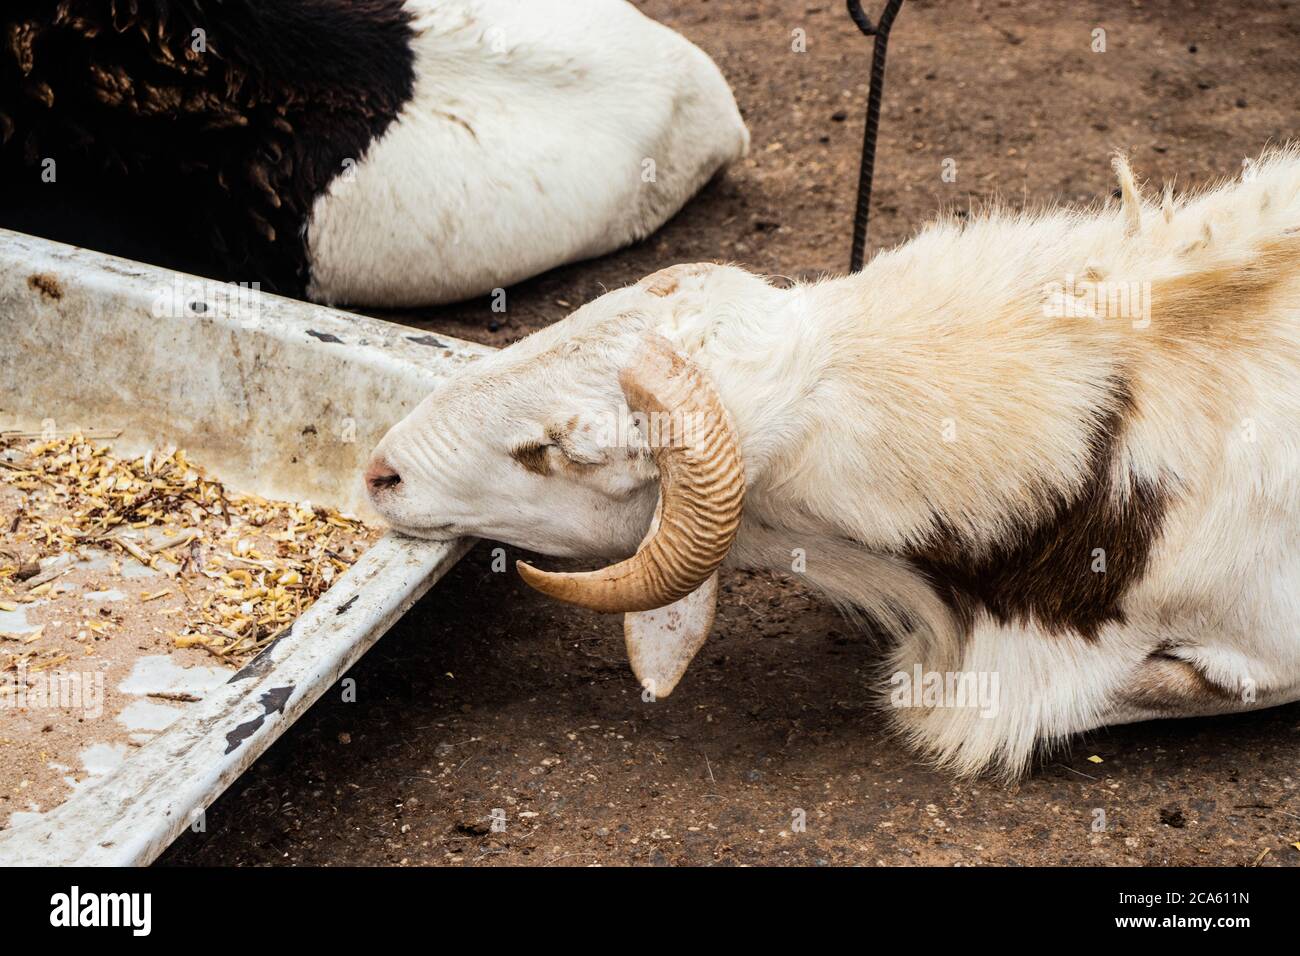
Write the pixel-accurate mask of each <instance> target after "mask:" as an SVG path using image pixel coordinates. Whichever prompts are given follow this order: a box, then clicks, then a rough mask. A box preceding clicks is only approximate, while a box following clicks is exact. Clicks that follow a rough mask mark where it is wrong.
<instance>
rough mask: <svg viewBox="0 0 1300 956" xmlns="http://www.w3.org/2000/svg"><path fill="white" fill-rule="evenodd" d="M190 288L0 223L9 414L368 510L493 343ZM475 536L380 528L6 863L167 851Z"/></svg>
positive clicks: (89, 860) (242, 484)
mask: <svg viewBox="0 0 1300 956" xmlns="http://www.w3.org/2000/svg"><path fill="white" fill-rule="evenodd" d="M33 276H40V277H41V279H40V281H39V282H36V283H33V282H32V281H31V278H32V277H33ZM178 282H183V283H185V284H186V289H187V291H186V295H185V297H184V298H181V299H180V300H178V306H179V308H178V309H177V310H176V314H173V315H167V314H165V315H162V316H159V315H158V314H157V310H156V309H155V308H154V306H155V303H156V302H157V300H158V295H159V292H160V291H163V292H166V291H167V290H170V289H172V288H174V287H175V286H176V284H177V283H178ZM194 284H197V285H198V286H199V287H201V288H210V287H213V286H220V285H221V284H220V283H211V282H206V280H200V279H195V278H193V277H188V276H178V274H176V273H173V272H170V271H168V270H165V269H157V268H154V267H152V266H146V265H143V264H140V263H134V262H128V261H126V260H122V259H115V258H112V257H109V256H104V255H100V254H98V253H92V252H88V251H86V250H83V249H75V248H73V247H70V246H64V245H61V244H58V243H53V242H48V241H46V240H42V239H35V238H32V237H29V236H24V235H19V234H17V233H12V232H7V231H3V230H0V381H4V382H16V381H22V382H24V383H25V385H24V390H23V393H22V395H21V396H20V397H18V398H17V399H11V398H10V396H9V395H7V394H4V393H0V416H3V417H4V419H5V420H6V421H7V420H8V419H10V418H13V417H15V416H17V419H18V420H19V421H20V422H24V423H26V422H28V421H29V420H30V421H35V422H39V421H40V420H42V419H46V418H52V419H54V420H56V421H58V422H59V423H60V424H61V425H62V423H67V424H68V425H69V426H79V427H97V428H109V429H114V430H121V431H122V437H121V439H119V440H118V441H116V442H114V446H115V448H118V449H120V450H121V451H124V452H127V453H134V454H138V453H141V452H143V451H144V450H145V449H146V448H148V447H150V446H151V445H154V444H175V445H177V446H179V447H183V448H185V449H186V450H187V451H188V452H189V453H190V454H191V455H192V456H193V458H194V460H197V461H202V462H204V463H205V464H209V465H210V466H211V467H213V469H214V470H215V471H216V472H217V473H218V474H220V476H221V477H222V479H223V480H225V481H227V482H228V483H229V484H231V485H232V486H233V487H236V488H239V489H241V490H245V491H250V492H253V493H256V494H261V495H264V496H266V497H275V498H283V499H288V500H294V501H299V500H304V499H310V500H312V501H315V502H318V503H322V504H330V505H333V506H335V507H339V508H341V509H343V510H347V511H354V512H356V511H360V510H362V509H363V502H364V495H363V493H362V490H361V487H360V485H361V483H360V481H359V480H358V479H357V477H356V476H357V475H358V474H360V471H361V469H362V467H363V465H364V458H365V456H366V455H367V454H368V452H369V450H370V448H371V447H373V445H374V443H375V441H377V440H378V438H379V437H380V436H381V435H382V434H383V432H384V431H385V430H386V429H387V427H388V426H389V425H390V424H391V423H392V422H394V421H396V420H398V419H399V418H401V417H402V416H403V415H404V414H405V413H406V412H407V411H409V410H410V409H411V408H412V407H414V405H415V404H416V403H418V402H419V401H420V399H422V398H423V397H424V395H426V394H427V393H428V392H429V391H430V389H432V388H433V387H434V386H435V385H436V384H437V383H438V382H439V381H441V380H443V379H445V378H446V377H447V376H448V375H451V374H454V372H455V371H456V370H457V369H458V368H460V367H462V366H463V365H465V364H467V363H470V362H473V361H475V360H477V359H478V358H479V357H480V356H481V355H483V354H485V353H486V352H487V351H489V350H487V349H485V348H483V347H481V346H476V345H471V344H469V343H462V342H458V341H456V340H453V339H448V340H447V341H446V342H445V343H442V344H444V345H445V350H444V351H441V352H438V353H436V354H431V353H430V351H429V349H428V348H427V347H426V346H425V345H424V344H421V343H414V342H411V341H410V336H408V335H407V334H406V333H407V332H408V331H409V330H408V329H405V328H403V327H401V326H397V325H393V324H390V323H387V322H382V321H379V320H375V319H369V318H366V317H364V316H356V315H350V314H347V313H342V312H336V311H334V310H331V309H326V308H322V307H319V306H314V305H308V304H305V303H301V302H295V301H292V300H288V299H282V298H279V297H277V296H272V295H264V294H262V293H252V297H251V298H249V299H247V300H246V301H241V303H239V305H241V306H242V307H243V308H235V307H233V305H232V303H231V302H230V301H229V300H228V299H226V298H223V297H222V296H221V295H220V294H211V295H209V294H206V293H203V292H200V293H198V294H197V295H196V294H195V293H191V292H189V291H188V289H189V287H190V286H191V285H194ZM55 290H57V295H55V294H54V292H55ZM250 306H251V308H249V307H250ZM313 339H314V340H316V341H313ZM317 342H328V343H339V344H343V343H345V342H346V344H347V346H348V347H347V348H346V349H320V348H317V347H316V345H317ZM105 355H111V356H112V358H113V361H111V362H105V361H103V357H104V356H105ZM13 400H17V401H21V402H23V405H22V406H20V407H18V408H15V407H13V406H12V405H11V401H13ZM304 423H311V425H312V427H314V428H315V429H316V433H315V434H310V433H308V434H310V439H311V440H305V439H304ZM471 544H472V542H470V541H459V542H452V543H435V542H428V541H417V540H415V539H410V538H403V537H399V536H396V535H391V534H390V535H386V536H384V537H383V538H381V539H380V540H379V541H378V542H376V543H375V544H374V545H372V546H371V547H370V548H369V549H368V550H367V551H366V552H365V553H364V554H362V555H361V557H360V559H359V560H358V561H357V562H356V563H355V564H354V565H353V566H352V567H351V568H350V569H349V570H348V571H347V572H346V573H344V574H343V575H341V576H340V577H339V578H338V579H337V580H336V581H335V582H334V584H333V586H332V587H331V588H330V589H329V590H328V591H326V592H325V594H324V595H322V596H321V598H320V599H319V600H318V601H317V602H316V603H315V604H314V605H313V606H312V607H311V608H309V609H308V610H307V611H306V612H305V613H304V614H303V615H302V616H301V617H300V618H298V620H297V621H296V622H295V623H294V625H293V627H292V628H291V629H290V630H289V631H288V632H286V633H285V634H284V635H282V636H281V637H280V638H279V639H278V640H277V641H275V642H274V643H273V644H271V645H270V646H269V647H267V648H266V649H265V650H264V651H263V652H262V653H261V654H260V655H258V656H257V657H256V658H255V659H254V660H252V661H251V662H249V663H248V664H247V665H246V666H245V667H244V668H243V669H242V670H240V671H239V672H237V673H235V674H234V675H232V676H231V678H230V679H229V681H228V682H226V683H224V684H219V685H217V686H216V688H215V689H213V690H211V691H209V692H208V693H206V694H205V695H204V696H203V698H202V699H201V700H199V701H197V702H193V703H187V704H186V709H185V712H184V714H183V715H182V716H181V717H179V718H177V719H176V720H175V721H174V722H173V723H171V724H170V725H169V726H168V727H167V728H166V729H165V730H163V731H162V732H160V733H159V734H158V735H157V736H156V737H154V738H153V739H152V740H150V741H149V742H148V743H146V744H144V745H143V746H142V747H140V748H139V749H137V750H135V751H134V752H132V753H131V754H130V756H129V757H128V758H127V759H126V760H125V761H124V762H123V763H122V765H121V766H120V767H119V768H118V769H117V770H116V771H114V772H113V773H111V774H108V775H106V776H104V777H103V778H102V779H99V780H97V781H96V782H93V783H90V782H88V783H86V784H85V785H83V786H81V787H79V788H78V789H77V790H76V791H75V792H74V794H73V795H72V796H71V797H70V798H69V799H68V800H67V801H66V802H64V803H63V804H62V805H61V806H58V807H55V808H53V809H50V810H48V811H47V812H45V813H43V814H42V815H40V816H37V817H35V818H34V819H29V820H26V821H25V822H22V823H20V824H18V825H16V826H13V827H11V828H10V829H7V830H4V831H0V864H5V865H60V864H81V865H140V864H146V863H148V862H150V861H151V860H153V859H154V858H155V857H156V856H157V855H158V854H159V853H161V852H162V851H163V849H165V848H166V846H167V845H168V844H169V843H170V842H171V841H172V840H173V839H174V838H175V837H176V835H177V834H178V833H179V832H180V831H181V830H182V829H184V828H185V827H186V826H187V825H189V824H190V823H191V822H192V820H193V819H194V816H195V814H197V813H198V812H200V811H201V810H203V809H204V808H206V807H207V806H209V805H210V804H211V803H212V801H214V800H215V799H216V798H217V797H218V796H219V795H220V794H221V793H222V791H224V790H225V789H226V787H228V786H229V785H230V784H231V783H232V782H233V781H234V780H235V779H236V778H237V777H238V776H239V775H240V774H241V773H242V772H243V771H244V770H245V769H246V768H247V767H248V766H249V765H250V764H252V763H253V761H254V760H256V759H257V757H258V756H260V755H261V754H262V753H263V752H264V751H265V750H266V748H267V747H269V746H270V745H271V743H272V742H274V741H275V739H276V738H277V737H278V736H279V735H280V734H282V733H283V732H284V730H285V729H286V728H287V727H289V726H290V725H291V724H292V723H293V722H294V721H295V720H296V719H297V718H298V717H299V716H300V715H301V714H302V713H303V712H304V711H306V709H307V708H308V707H310V706H311V704H312V703H313V702H315V701H316V700H317V699H318V698H319V697H320V695H321V694H322V693H324V692H325V691H326V690H327V689H328V688H329V687H331V686H333V685H334V684H335V683H336V682H337V681H338V680H339V678H340V677H341V676H342V675H343V674H344V673H345V672H346V671H347V670H348V668H350V667H351V666H352V665H353V664H354V663H355V662H356V661H357V659H358V658H360V657H361V655H362V654H364V653H365V652H366V650H368V649H369V648H370V646H371V645H372V644H373V643H374V642H375V641H376V640H378V638H379V637H380V636H381V635H382V634H383V633H384V632H385V631H386V630H388V628H389V627H390V626H391V625H392V624H393V622H395V621H396V620H397V619H398V618H399V617H401V615H402V614H404V613H405V612H406V610H407V609H408V608H409V607H410V606H411V605H412V604H413V603H414V602H415V601H416V600H418V599H419V598H420V596H421V595H423V594H424V592H425V591H427V590H428V589H429V588H430V587H431V586H432V585H433V583H434V582H435V581H437V579H438V578H439V577H441V576H442V574H443V573H445V572H446V571H447V569H448V568H450V567H451V566H452V565H453V564H455V562H456V561H457V560H459V559H460V557H461V555H463V554H464V553H465V551H466V550H468V548H469V546H470V545H471Z"/></svg>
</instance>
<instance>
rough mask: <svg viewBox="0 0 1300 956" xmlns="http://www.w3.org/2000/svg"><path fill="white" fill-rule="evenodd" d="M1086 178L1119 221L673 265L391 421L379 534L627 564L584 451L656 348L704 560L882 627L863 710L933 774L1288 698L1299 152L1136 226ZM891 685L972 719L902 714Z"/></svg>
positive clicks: (611, 480)
mask: <svg viewBox="0 0 1300 956" xmlns="http://www.w3.org/2000/svg"><path fill="white" fill-rule="evenodd" d="M1116 166H1117V171H1118V174H1119V178H1120V182H1121V193H1122V199H1121V201H1120V202H1119V203H1113V204H1108V205H1107V206H1105V207H1104V208H1101V209H1093V210H1087V211H1043V212H1033V213H1010V212H1001V211H993V212H989V213H987V214H984V215H981V216H978V217H975V218H973V219H972V220H971V221H961V220H960V219H957V218H946V219H943V220H942V221H940V222H938V223H937V224H935V225H933V226H931V227H929V228H927V229H925V230H924V231H923V232H922V233H921V234H920V235H919V236H917V237H916V238H915V239H913V240H912V241H910V242H908V243H905V244H904V245H902V246H900V247H898V248H896V249H894V250H891V251H888V252H885V253H882V254H880V255H877V256H876V257H875V258H874V259H873V260H872V261H871V262H870V263H869V264H868V266H867V267H866V268H865V269H864V270H863V271H862V272H861V273H858V274H855V275H851V276H847V277H840V278H828V279H825V280H822V281H818V282H811V283H797V284H794V285H793V286H791V287H788V288H779V287H777V286H775V285H773V284H771V283H769V282H768V281H766V280H764V279H763V278H760V277H758V276H755V275H752V274H750V273H747V272H745V271H743V270H741V269H738V268H735V267H731V266H714V265H708V264H702V265H693V266H678V267H673V268H672V269H669V270H666V271H665V272H664V273H661V274H658V275H657V276H655V277H652V279H651V280H648V281H643V282H642V283H640V284H638V285H637V286H634V287H630V288H628V289H621V290H618V291H615V292H611V293H608V294H606V295H604V296H602V297H601V298H599V299H597V300H595V301H594V302H592V303H589V304H588V305H586V306H584V307H583V308H582V309H580V310H579V311H578V312H576V313H575V314H574V315H572V316H570V317H569V318H568V319H566V320H565V321H563V322H560V323H558V324H556V325H554V326H552V327H550V328H548V329H545V330H543V331H541V332H538V333H536V334H534V335H533V336H531V337H529V338H528V339H525V340H524V341H523V342H520V343H519V344H517V345H515V346H513V347H511V348H509V349H506V350H504V351H502V352H501V353H499V354H497V355H494V356H492V357H490V358H488V359H485V360H484V361H483V362H482V364H481V367H479V368H477V369H475V370H474V371H472V372H471V373H470V374H468V375H466V376H464V377H462V378H459V379H457V380H456V381H454V382H452V383H449V384H448V385H447V386H446V387H445V388H444V389H441V390H440V391H438V392H435V393H434V394H433V395H431V396H430V397H429V398H428V399H426V401H425V402H424V403H423V404H422V405H421V406H420V407H419V408H417V409H416V410H415V411H414V412H413V413H412V414H411V415H410V416H409V417H408V418H407V419H405V420H404V421H403V422H401V423H399V424H398V425H396V426H395V427H394V428H393V429H392V430H391V431H390V433H389V435H388V436H387V437H386V438H385V439H384V441H383V442H382V443H381V444H380V446H379V448H378V449H377V455H378V457H379V458H380V459H382V461H383V462H385V463H386V465H387V466H389V467H390V468H391V470H392V474H394V475H399V474H400V476H401V477H400V484H397V485H396V486H395V487H391V488H387V487H386V488H384V489H382V490H381V491H377V493H376V494H375V503H376V506H377V507H378V508H379V510H380V511H381V512H382V513H383V514H384V515H385V517H387V518H388V519H389V520H390V521H391V522H392V523H393V524H394V525H395V526H396V527H398V528H401V529H404V530H407V531H409V532H411V533H415V534H421V535H424V536H430V537H440V536H443V537H445V536H454V535H459V534H475V535H480V536H484V537H491V538H496V539H499V540H503V541H506V542H509V543H512V544H516V545H519V546H522V547H527V548H530V549H532V550H536V551H540V552H542V553H547V554H555V555H570V556H582V557H595V556H622V555H626V554H628V553H630V552H631V551H633V550H634V549H635V548H636V547H637V544H638V542H639V541H640V540H641V537H642V535H643V534H645V531H646V527H647V525H648V524H649V523H650V519H651V516H652V514H653V512H654V509H655V502H656V497H657V485H656V469H655V466H654V462H653V460H652V459H651V458H650V456H649V454H648V453H647V449H646V448H645V447H644V444H642V445H641V446H640V447H637V446H636V443H635V441H633V443H632V445H633V447H631V448H630V449H628V448H609V447H605V446H602V445H601V444H600V443H599V442H597V441H595V440H594V439H593V436H595V435H599V434H602V432H601V428H600V425H601V423H602V422H606V421H608V420H609V419H610V418H611V417H612V416H618V415H626V413H627V408H626V406H625V404H624V400H623V396H622V394H621V393H620V390H619V386H618V383H617V379H618V374H619V371H620V370H621V369H622V368H624V367H626V366H627V365H628V364H629V362H631V361H632V356H633V355H634V354H636V350H637V348H638V347H639V346H638V343H639V342H640V341H641V340H642V339H643V338H644V336H645V335H646V334H647V333H657V334H658V335H661V336H664V337H666V338H667V339H668V340H669V341H670V342H671V343H673V346H674V347H675V349H676V350H677V351H678V353H679V354H680V355H681V356H683V357H685V358H687V359H689V360H691V361H692V362H694V363H695V364H696V365H697V366H698V367H699V368H701V369H702V370H704V372H705V373H706V374H707V376H708V378H709V379H710V380H711V381H712V383H713V385H714V387H715V388H716V390H717V393H718V395H720V396H721V399H722V403H723V405H724V406H725V408H726V410H727V415H728V417H729V418H730V420H731V422H732V424H733V425H734V429H735V433H736V435H737V437H738V440H739V445H740V448H741V451H742V455H743V461H744V474H745V479H746V482H747V488H746V492H745V499H744V512H743V519H742V522H741V526H740V530H739V533H738V535H737V537H736V538H735V541H734V544H733V546H732V547H731V550H730V553H729V555H728V564H729V565H731V566H737V567H748V568H770V569H775V570H780V571H787V572H788V571H792V570H793V571H794V573H795V574H797V575H802V576H803V577H804V578H806V579H807V580H809V581H810V582H811V583H813V584H814V585H817V586H819V587H820V588H822V589H824V590H825V591H826V592H827V593H828V594H830V595H831V596H832V597H833V598H834V599H835V600H836V601H837V602H839V603H841V604H842V605H844V606H845V607H848V608H852V609H856V610H857V611H860V612H862V613H863V614H865V615H866V616H867V617H869V618H870V619H871V620H872V621H873V622H874V623H875V624H876V625H878V627H879V629H880V630H881V631H882V632H883V634H884V635H885V640H884V642H883V643H884V651H883V654H882V657H883V665H882V673H881V675H880V676H881V679H880V681H879V686H880V687H881V688H882V696H884V698H885V700H886V701H887V702H888V703H891V704H893V705H894V706H893V707H892V708H891V713H892V714H893V716H894V718H895V721H896V724H897V727H898V728H899V729H900V730H901V732H902V733H904V734H905V735H906V736H907V737H908V738H910V739H911V740H912V741H913V742H914V743H915V744H917V745H918V746H919V747H920V748H921V749H922V750H924V751H925V752H927V753H928V754H930V755H931V756H932V757H933V758H934V759H935V760H936V761H937V762H939V763H940V764H942V765H944V766H946V767H949V768H951V769H953V770H955V771H957V772H961V773H972V772H978V771H981V770H986V769H995V770H999V771H1001V772H1004V773H1006V774H1015V773H1018V772H1020V771H1022V770H1023V769H1024V768H1025V767H1026V766H1027V764H1028V762H1029V761H1030V758H1031V757H1033V755H1034V754H1035V752H1036V751H1040V750H1044V749H1047V748H1050V747H1051V746H1052V745H1054V744H1056V743H1060V742H1062V741H1064V740H1065V739H1066V738H1068V737H1069V736H1070V735H1072V734H1075V733H1078V732H1081V731H1085V730H1089V729H1092V728H1096V727H1100V726H1104V725H1107V724H1116V723H1124V722H1130V721H1135V720H1142V719H1147V718H1152V717H1165V716H1188V715H1196V714H1215V713H1226V712H1232V711H1242V710H1251V709H1255V708H1260V707H1267V706H1273V705H1276V704H1281V703H1285V702H1289V701H1293V700H1296V699H1300V588H1297V584H1300V431H1297V425H1296V423H1297V421H1300V153H1298V152H1297V150H1296V149H1294V148H1291V149H1283V150H1280V151H1274V152H1271V153H1269V154H1266V155H1265V156H1264V157H1263V158H1261V159H1260V160H1259V161H1257V162H1252V163H1250V164H1249V165H1248V167H1247V170H1246V173H1245V175H1243V176H1242V177H1241V178H1240V179H1239V180H1233V181H1228V182H1224V183H1222V184H1220V185H1218V186H1217V187H1215V188H1212V189H1209V190H1206V191H1204V192H1202V193H1200V194H1199V195H1195V196H1189V197H1183V198H1181V199H1178V200H1175V199H1174V197H1173V195H1172V194H1171V193H1169V192H1168V191H1166V193H1165V195H1164V196H1163V197H1162V199H1161V200H1160V201H1159V202H1155V201H1147V200H1145V199H1143V198H1142V196H1141V194H1140V192H1139V189H1138V186H1137V184H1136V182H1135V181H1134V178H1133V176H1132V173H1131V172H1130V171H1129V168H1128V166H1127V164H1126V163H1125V162H1123V161H1122V160H1119V161H1117V164H1116ZM521 450H523V453H521ZM916 674H920V675H923V676H924V677H925V679H926V680H927V681H928V680H929V678H930V677H931V676H932V675H933V676H934V678H935V680H936V681H937V682H938V685H942V686H946V687H949V688H950V687H951V686H953V683H952V682H953V679H958V680H960V679H961V678H963V677H965V678H971V679H973V680H974V681H975V682H978V681H979V680H982V679H988V678H991V679H992V680H990V681H988V682H987V683H986V685H985V686H988V687H995V688H996V693H995V694H994V695H993V697H992V698H991V699H985V700H980V701H979V702H978V703H977V705H975V706H972V701H971V700H969V699H968V700H966V701H964V702H962V701H954V700H953V699H951V697H950V696H945V695H944V694H942V693H941V694H939V695H938V696H935V697H929V696H926V695H924V694H920V693H915V694H909V693H902V694H899V693H898V691H899V689H900V686H901V687H904V688H905V687H906V686H907V685H908V684H909V682H910V681H911V680H912V679H913V677H912V675H916ZM900 675H906V676H900ZM846 679H847V678H846ZM967 686H968V687H973V686H977V684H968V685H967Z"/></svg>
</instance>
